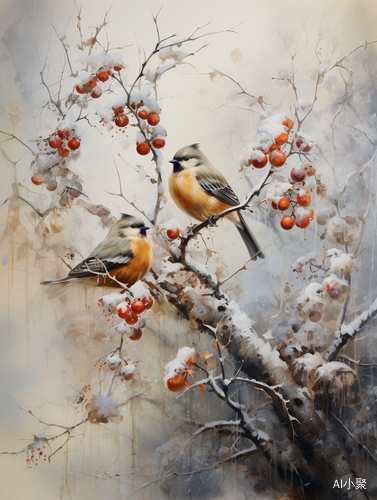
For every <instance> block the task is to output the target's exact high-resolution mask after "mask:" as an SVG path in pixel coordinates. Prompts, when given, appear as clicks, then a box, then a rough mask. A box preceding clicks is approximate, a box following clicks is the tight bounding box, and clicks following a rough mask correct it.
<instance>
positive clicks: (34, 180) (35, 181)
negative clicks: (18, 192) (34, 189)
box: [31, 175, 42, 186]
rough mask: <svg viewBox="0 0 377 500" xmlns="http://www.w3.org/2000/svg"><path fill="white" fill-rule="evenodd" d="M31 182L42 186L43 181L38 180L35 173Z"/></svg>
mask: <svg viewBox="0 0 377 500" xmlns="http://www.w3.org/2000/svg"><path fill="white" fill-rule="evenodd" d="M31 182H32V183H33V184H35V185H36V186H40V185H41V184H42V181H38V180H37V179H36V178H35V176H34V175H33V177H32V178H31Z"/></svg>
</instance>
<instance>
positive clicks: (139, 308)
mask: <svg viewBox="0 0 377 500" xmlns="http://www.w3.org/2000/svg"><path fill="white" fill-rule="evenodd" d="M131 310H132V311H133V312H134V313H136V314H141V313H143V312H144V311H145V304H144V302H143V301H141V300H134V301H133V302H132V304H131Z"/></svg>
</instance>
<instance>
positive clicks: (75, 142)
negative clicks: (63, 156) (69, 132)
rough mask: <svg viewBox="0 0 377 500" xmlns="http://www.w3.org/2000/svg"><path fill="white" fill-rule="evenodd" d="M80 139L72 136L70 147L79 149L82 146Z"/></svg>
mask: <svg viewBox="0 0 377 500" xmlns="http://www.w3.org/2000/svg"><path fill="white" fill-rule="evenodd" d="M80 144H81V143H80V141H79V140H78V139H76V137H72V139H71V140H69V141H68V147H69V149H73V150H75V149H79V147H80Z"/></svg>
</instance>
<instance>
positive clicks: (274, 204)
mask: <svg viewBox="0 0 377 500" xmlns="http://www.w3.org/2000/svg"><path fill="white" fill-rule="evenodd" d="M271 207H272V208H273V209H274V210H277V209H278V206H277V205H276V203H275V202H274V201H271Z"/></svg>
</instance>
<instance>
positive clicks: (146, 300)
mask: <svg viewBox="0 0 377 500" xmlns="http://www.w3.org/2000/svg"><path fill="white" fill-rule="evenodd" d="M141 301H142V303H143V304H144V305H145V309H150V308H151V307H152V306H153V299H152V297H144V298H142V299H141Z"/></svg>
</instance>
